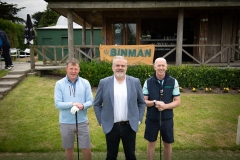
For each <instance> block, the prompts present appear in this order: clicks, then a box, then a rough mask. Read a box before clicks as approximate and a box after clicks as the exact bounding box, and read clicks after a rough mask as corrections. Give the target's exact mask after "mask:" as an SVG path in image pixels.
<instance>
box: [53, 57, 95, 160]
mask: <svg viewBox="0 0 240 160" xmlns="http://www.w3.org/2000/svg"><path fill="white" fill-rule="evenodd" d="M66 72H67V74H66V76H65V77H64V78H62V79H60V80H58V81H57V82H56V85H55V90H54V101H55V106H56V108H57V109H58V110H59V126H60V132H61V136H62V147H63V148H64V149H65V156H66V159H67V160H74V134H75V133H76V134H78V135H77V137H79V140H78V141H79V143H77V144H79V148H81V149H82V153H83V159H84V160H91V158H92V155H91V143H90V130H89V122H88V117H87V110H88V109H89V108H90V107H92V103H93V96H92V90H91V85H90V83H89V81H88V80H86V79H84V78H82V77H80V76H79V72H80V64H79V61H78V60H77V59H75V58H72V59H69V60H68V61H67V63H66ZM73 114H77V117H79V118H78V119H77V118H76V119H75V116H74V115H73ZM77 120H78V123H77V124H78V125H77V124H76V121H77ZM76 126H78V129H76ZM77 139H78V138H77Z"/></svg>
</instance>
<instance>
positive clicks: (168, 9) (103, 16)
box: [45, 0, 240, 66]
mask: <svg viewBox="0 0 240 160" xmlns="http://www.w3.org/2000/svg"><path fill="white" fill-rule="evenodd" d="M45 1H46V2H47V3H48V6H49V7H50V8H51V9H53V10H55V11H56V12H58V13H60V14H61V15H63V16H65V17H66V18H67V19H68V53H69V57H73V55H74V54H75V52H76V47H79V48H81V46H75V45H74V42H73V39H74V36H78V35H73V26H72V24H73V22H75V23H77V24H79V25H81V26H82V34H81V35H82V45H83V46H84V45H86V43H85V42H86V34H85V32H86V28H90V29H91V30H93V29H94V28H101V36H102V37H101V38H102V44H103V45H136V46H137V45H147V44H154V45H155V53H154V59H155V58H157V57H165V58H166V59H167V61H168V62H169V63H172V64H175V65H177V66H179V65H182V64H191V65H209V66H212V65H214V66H240V61H239V59H240V1H239V0H182V1H179V0H158V1H151V0H149V1H147V0H131V1H125V0H122V1H120V0H111V1H110V0H99V1H97V0H45ZM93 37H94V36H93V35H91V38H92V43H91V44H90V47H93V48H94V49H96V48H98V47H99V46H94V45H92V44H94V43H93V41H94V38H93ZM91 45H92V46H91ZM88 46H89V45H88ZM84 47H86V46H84ZM93 55H94V54H93ZM95 56H96V55H95ZM154 59H153V60H154Z"/></svg>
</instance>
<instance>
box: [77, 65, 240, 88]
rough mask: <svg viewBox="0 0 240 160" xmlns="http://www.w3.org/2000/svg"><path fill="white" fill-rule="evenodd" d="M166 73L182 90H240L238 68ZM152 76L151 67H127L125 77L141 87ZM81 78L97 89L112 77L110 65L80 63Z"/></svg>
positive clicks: (173, 68) (185, 68) (175, 69)
mask: <svg viewBox="0 0 240 160" xmlns="http://www.w3.org/2000/svg"><path fill="white" fill-rule="evenodd" d="M167 72H168V73H169V75H170V76H172V77H174V78H176V79H177V80H178V82H179V85H180V86H181V87H182V88H190V87H195V88H205V87H212V88H223V87H229V88H231V89H239V88H240V69H239V68H218V67H206V66H200V67H194V66H184V65H182V66H180V67H176V66H168V70H167ZM153 74H154V69H153V66H149V65H135V66H128V69H127V75H131V76H134V77H137V78H139V79H140V81H141V83H142V85H143V83H144V81H145V80H146V79H147V78H149V77H151V76H152V75H153ZM80 75H81V77H83V78H86V79H88V80H89V82H90V83H91V85H92V87H97V86H98V83H99V80H100V79H102V78H105V77H107V76H110V75H113V72H112V63H110V62H104V61H102V62H97V61H93V62H86V61H84V62H81V72H80Z"/></svg>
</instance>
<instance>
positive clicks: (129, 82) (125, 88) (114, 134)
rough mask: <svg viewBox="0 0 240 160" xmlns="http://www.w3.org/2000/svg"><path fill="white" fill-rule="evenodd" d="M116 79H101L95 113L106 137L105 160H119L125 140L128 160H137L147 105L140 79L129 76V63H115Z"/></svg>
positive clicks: (119, 60) (121, 60)
mask: <svg viewBox="0 0 240 160" xmlns="http://www.w3.org/2000/svg"><path fill="white" fill-rule="evenodd" d="M112 70H113V72H114V75H113V76H110V77H106V78H104V79H101V80H100V82H99V85H98V89H97V92H96V96H95V100H94V111H95V114H96V117H97V120H98V123H99V125H101V126H102V127H103V131H104V133H105V134H106V143H107V157H106V160H116V159H117V155H118V147H119V143H120V140H122V144H123V149H124V153H125V157H126V160H136V156H135V146H136V132H137V130H138V125H139V124H140V123H141V122H142V119H143V116H144V112H145V107H146V103H145V100H144V96H143V92H142V87H141V83H140V81H139V79H138V78H134V77H132V76H128V75H126V71H127V60H126V59H125V58H124V57H123V56H116V57H114V59H113V63H112Z"/></svg>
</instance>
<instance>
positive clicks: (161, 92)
mask: <svg viewBox="0 0 240 160" xmlns="http://www.w3.org/2000/svg"><path fill="white" fill-rule="evenodd" d="M162 98H163V89H161V90H160V101H161V100H162ZM159 126H160V130H159V131H160V160H162V134H161V126H162V112H161V111H160V112H159Z"/></svg>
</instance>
